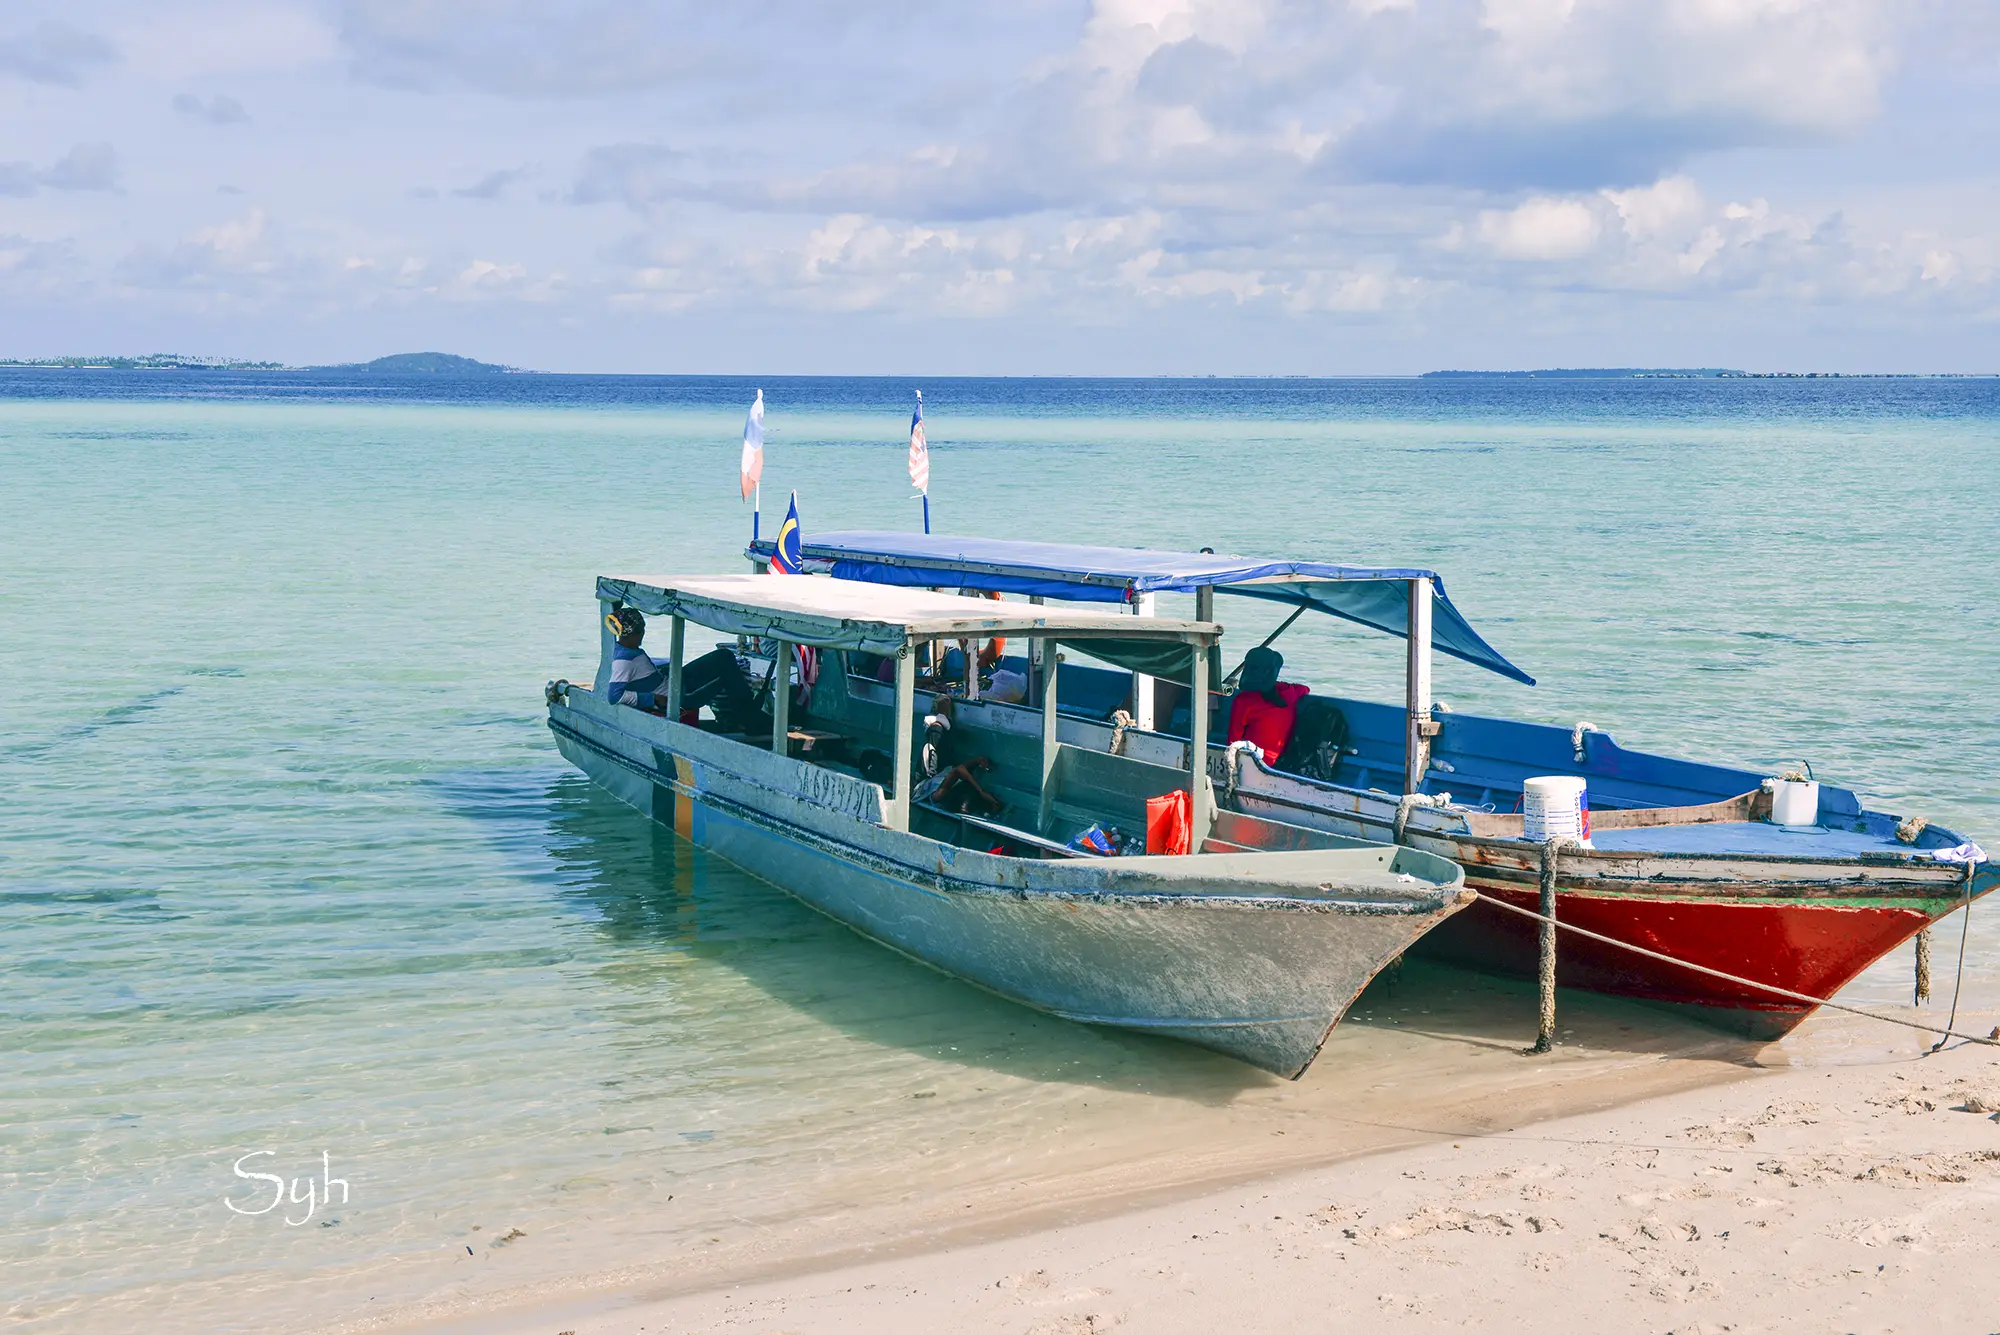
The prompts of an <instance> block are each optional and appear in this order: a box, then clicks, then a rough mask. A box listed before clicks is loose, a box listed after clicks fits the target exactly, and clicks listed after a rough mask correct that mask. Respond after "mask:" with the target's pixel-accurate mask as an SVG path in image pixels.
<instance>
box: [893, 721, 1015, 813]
mask: <svg viewBox="0 0 2000 1335" xmlns="http://www.w3.org/2000/svg"><path fill="white" fill-rule="evenodd" d="M954 737H955V734H954V732H953V729H952V701H951V697H950V696H948V695H940V696H938V697H937V698H936V699H934V700H932V701H931V712H930V713H929V714H928V715H926V716H925V718H924V740H923V746H922V748H921V749H920V750H919V752H918V759H919V766H920V769H921V771H922V772H924V773H927V774H929V775H930V777H929V778H927V779H924V780H922V781H921V782H919V783H918V784H917V785H916V787H915V788H914V789H913V790H912V791H911V793H910V797H911V799H912V800H914V801H916V802H928V803H930V804H931V805H933V806H937V807H942V808H943V809H945V810H947V811H956V812H958V813H959V814H960V815H964V814H965V813H967V812H969V811H971V810H972V808H973V807H974V805H975V804H976V805H978V806H979V807H981V808H982V809H984V811H985V812H986V814H987V815H989V816H991V815H997V814H999V813H1000V812H1001V811H1004V810H1006V807H1007V804H1006V803H1005V802H1003V801H1001V800H1000V799H999V798H997V797H995V796H994V795H993V794H992V793H989V792H987V791H986V789H985V787H984V786H983V785H982V784H981V783H980V782H979V778H978V776H979V775H981V774H985V773H987V772H988V771H990V770H991V769H992V768H993V760H992V758H991V757H990V756H968V757H966V758H965V759H963V760H960V759H959V757H958V755H957V754H956V753H957V752H958V750H959V747H958V746H957V745H956V744H955V741H954Z"/></svg>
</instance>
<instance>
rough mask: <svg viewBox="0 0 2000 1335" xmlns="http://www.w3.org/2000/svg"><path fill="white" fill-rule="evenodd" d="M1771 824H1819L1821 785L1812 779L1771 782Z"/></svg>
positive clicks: (1775, 780) (1776, 780) (1774, 780)
mask: <svg viewBox="0 0 2000 1335" xmlns="http://www.w3.org/2000/svg"><path fill="white" fill-rule="evenodd" d="M1771 824H1773V825H1799V826H1804V825H1817V824H1819V784H1817V783H1815V782H1814V781H1813V780H1811V779H1773V780H1771Z"/></svg>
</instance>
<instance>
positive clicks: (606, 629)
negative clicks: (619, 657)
mask: <svg viewBox="0 0 2000 1335" xmlns="http://www.w3.org/2000/svg"><path fill="white" fill-rule="evenodd" d="M617 610H618V604H617V603H614V602H612V601H611V600H610V599H609V598H599V599H598V600H597V676H596V678H595V679H594V680H593V681H592V684H591V688H590V693H591V694H592V695H594V696H596V697H597V698H598V699H600V700H603V699H605V698H607V697H606V692H608V691H609V690H610V689H611V651H612V650H613V649H616V648H617V647H618V637H617V636H616V635H613V634H612V633H611V614H612V613H613V612H615V611H617Z"/></svg>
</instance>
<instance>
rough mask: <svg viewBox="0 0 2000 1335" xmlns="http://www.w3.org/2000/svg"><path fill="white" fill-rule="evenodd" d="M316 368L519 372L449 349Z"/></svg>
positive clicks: (438, 372) (390, 372) (437, 372)
mask: <svg viewBox="0 0 2000 1335" xmlns="http://www.w3.org/2000/svg"><path fill="white" fill-rule="evenodd" d="M307 369H309V370H313V371H368V372H373V373H375V374H377V375H518V374H520V370H519V368H518V367H513V366H495V365H494V364H493V363H492V362H476V361H474V360H472V358H470V357H455V356H453V355H452V354H451V353H449V352H399V353H396V354H395V355H394V356H390V357H377V358H376V359H375V360H374V361H372V362H346V363H343V364H342V365H339V366H314V367H309V368H307Z"/></svg>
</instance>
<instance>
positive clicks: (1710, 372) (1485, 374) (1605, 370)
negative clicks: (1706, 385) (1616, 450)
mask: <svg viewBox="0 0 2000 1335" xmlns="http://www.w3.org/2000/svg"><path fill="white" fill-rule="evenodd" d="M1742 374H1743V372H1741V371H1731V370H1725V369H1724V368H1722V367H1719V366H1568V367H1557V368H1554V369H1552V370H1546V371H1426V372H1424V374H1423V377H1422V378H1423V379H1425V380H1632V379H1666V380H1713V379H1716V378H1718V377H1723V376H1740V375H1742Z"/></svg>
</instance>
